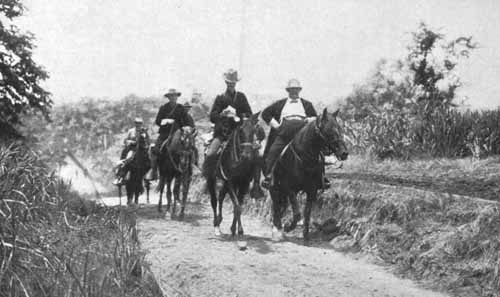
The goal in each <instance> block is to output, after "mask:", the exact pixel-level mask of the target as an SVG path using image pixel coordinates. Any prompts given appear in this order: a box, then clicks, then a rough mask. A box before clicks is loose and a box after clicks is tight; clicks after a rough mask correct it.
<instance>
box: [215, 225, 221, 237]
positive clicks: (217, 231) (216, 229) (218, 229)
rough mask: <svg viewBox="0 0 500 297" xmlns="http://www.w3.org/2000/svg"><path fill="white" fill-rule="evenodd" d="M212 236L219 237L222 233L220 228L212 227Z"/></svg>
mask: <svg viewBox="0 0 500 297" xmlns="http://www.w3.org/2000/svg"><path fill="white" fill-rule="evenodd" d="M214 234H215V236H221V235H222V232H220V227H214Z"/></svg>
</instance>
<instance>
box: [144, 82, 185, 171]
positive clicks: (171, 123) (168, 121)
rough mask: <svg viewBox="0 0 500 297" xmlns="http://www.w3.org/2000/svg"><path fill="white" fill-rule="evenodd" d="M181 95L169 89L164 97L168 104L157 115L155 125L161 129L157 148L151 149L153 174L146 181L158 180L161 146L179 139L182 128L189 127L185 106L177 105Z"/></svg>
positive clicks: (156, 144)
mask: <svg viewBox="0 0 500 297" xmlns="http://www.w3.org/2000/svg"><path fill="white" fill-rule="evenodd" d="M180 95H181V93H180V92H178V91H177V90H176V89H169V90H168V93H166V94H165V95H164V97H167V98H168V103H166V104H164V105H162V106H161V107H160V110H158V114H157V115H156V120H155V123H156V125H158V126H159V127H160V128H159V130H158V132H159V136H158V139H156V143H155V146H154V147H153V148H152V149H151V174H149V173H148V174H147V175H146V179H149V180H155V179H157V178H158V156H159V154H160V148H161V145H162V144H163V142H164V141H165V140H167V139H168V138H169V137H172V138H175V137H178V136H179V135H177V134H178V133H176V132H177V131H178V130H179V129H180V128H182V127H184V126H189V118H188V116H187V113H186V110H185V109H184V106H182V105H181V104H179V103H177V98H179V96H180Z"/></svg>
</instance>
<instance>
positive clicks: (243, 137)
mask: <svg viewBox="0 0 500 297" xmlns="http://www.w3.org/2000/svg"><path fill="white" fill-rule="evenodd" d="M258 115H259V114H255V115H252V116H251V117H249V118H244V119H243V120H242V123H241V125H239V126H238V127H236V128H235V130H234V131H233V132H232V133H231V134H230V136H229V140H228V141H227V143H226V145H225V146H224V147H223V149H222V151H221V153H220V156H219V159H218V162H217V166H216V169H215V173H214V174H212V175H208V176H206V179H207V188H208V191H209V193H210V203H211V206H212V210H213V213H214V221H213V223H214V231H215V235H216V236H219V235H221V232H220V223H221V222H222V205H223V201H224V198H225V195H226V194H227V193H228V194H229V196H230V197H231V201H232V203H233V222H232V225H231V234H232V236H235V235H236V226H238V235H243V234H244V231H243V226H242V224H241V207H242V204H243V198H244V196H245V194H246V193H247V192H248V189H249V187H250V181H251V180H252V178H253V173H254V172H255V165H256V154H255V143H254V137H255V131H256V129H257V128H256V126H257V120H258ZM217 178H219V179H221V180H222V181H223V184H222V188H221V189H220V191H219V195H218V196H217V195H216V185H217Z"/></svg>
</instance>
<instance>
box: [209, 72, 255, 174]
mask: <svg viewBox="0 0 500 297" xmlns="http://www.w3.org/2000/svg"><path fill="white" fill-rule="evenodd" d="M224 80H225V82H226V86H227V89H226V91H225V92H224V93H223V94H220V95H218V96H217V97H216V98H215V102H214V104H213V106H212V109H211V111H210V121H211V122H212V123H214V124H215V127H214V132H213V139H212V141H211V143H210V145H209V147H208V150H207V154H206V157H205V162H204V163H203V174H204V175H205V176H206V177H208V176H210V175H211V174H213V173H214V172H215V165H216V164H217V158H218V152H219V148H220V147H221V144H222V142H223V141H226V140H227V139H228V137H229V135H230V134H231V132H232V131H233V130H234V129H235V128H236V127H237V125H238V123H240V118H243V117H249V116H251V115H252V109H251V108H250V105H249V104H248V101H247V98H246V96H245V94H243V93H242V92H238V91H236V89H235V87H236V83H237V82H238V81H239V80H240V79H239V78H238V72H237V71H236V70H234V69H229V70H228V71H227V72H225V73H224Z"/></svg>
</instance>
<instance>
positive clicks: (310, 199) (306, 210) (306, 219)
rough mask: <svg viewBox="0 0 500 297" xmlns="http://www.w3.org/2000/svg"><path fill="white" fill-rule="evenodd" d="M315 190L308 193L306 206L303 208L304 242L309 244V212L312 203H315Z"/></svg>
mask: <svg viewBox="0 0 500 297" xmlns="http://www.w3.org/2000/svg"><path fill="white" fill-rule="evenodd" d="M316 195H317V193H316V190H313V191H308V192H307V198H306V205H305V206H304V231H303V235H304V242H306V243H307V242H309V222H310V220H311V210H312V204H313V201H316Z"/></svg>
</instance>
